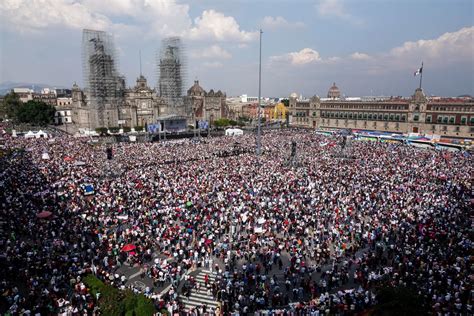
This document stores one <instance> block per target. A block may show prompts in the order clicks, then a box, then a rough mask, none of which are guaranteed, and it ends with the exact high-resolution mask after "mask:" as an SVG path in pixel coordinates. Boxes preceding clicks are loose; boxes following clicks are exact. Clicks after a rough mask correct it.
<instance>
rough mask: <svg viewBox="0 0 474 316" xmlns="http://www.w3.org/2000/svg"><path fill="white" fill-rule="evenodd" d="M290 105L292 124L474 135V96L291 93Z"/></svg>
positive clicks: (461, 136)
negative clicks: (302, 96)
mask: <svg viewBox="0 0 474 316" xmlns="http://www.w3.org/2000/svg"><path fill="white" fill-rule="evenodd" d="M289 105H290V106H289V120H290V124H291V125H293V126H301V127H311V128H323V129H331V128H344V129H345V128H349V129H363V130H374V131H384V132H393V133H405V134H406V133H419V134H425V135H432V134H434V135H440V136H442V137H443V136H444V137H459V138H474V99H473V98H437V99H428V98H426V96H425V94H424V93H423V91H422V90H421V89H416V91H415V94H414V95H413V96H412V97H411V98H409V99H404V98H391V99H388V100H384V101H360V100H359V101H345V100H326V101H321V99H320V98H319V97H317V96H314V97H312V98H311V99H309V100H298V98H297V96H296V94H292V95H290V98H289Z"/></svg>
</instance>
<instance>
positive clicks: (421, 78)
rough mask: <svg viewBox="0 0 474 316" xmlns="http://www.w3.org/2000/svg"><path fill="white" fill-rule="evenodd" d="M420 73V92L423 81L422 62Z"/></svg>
mask: <svg viewBox="0 0 474 316" xmlns="http://www.w3.org/2000/svg"><path fill="white" fill-rule="evenodd" d="M420 69H421V73H420V90H421V81H422V80H423V62H421V68H420Z"/></svg>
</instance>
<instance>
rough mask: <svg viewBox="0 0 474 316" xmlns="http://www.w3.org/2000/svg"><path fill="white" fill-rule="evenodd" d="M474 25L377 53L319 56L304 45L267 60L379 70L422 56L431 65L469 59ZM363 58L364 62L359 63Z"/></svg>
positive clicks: (410, 65)
mask: <svg viewBox="0 0 474 316" xmlns="http://www.w3.org/2000/svg"><path fill="white" fill-rule="evenodd" d="M473 38H474V26H471V27H465V28H462V29H460V30H458V31H456V32H452V33H445V34H443V35H441V36H439V37H438V38H435V39H431V40H418V41H415V42H412V41H409V42H405V43H403V44H402V45H400V46H397V47H394V48H392V49H391V50H389V51H387V52H383V53H379V54H373V55H368V54H366V53H361V52H354V53H352V54H350V55H349V56H347V57H337V56H336V57H329V58H322V57H321V56H320V54H319V53H318V52H317V51H315V50H313V49H312V48H303V49H302V50H300V51H299V52H290V53H287V54H283V55H279V56H271V57H270V62H287V63H289V64H291V65H293V66H297V65H305V64H313V63H319V64H323V63H324V64H333V65H335V64H345V65H356V64H359V63H361V64H364V65H366V69H367V73H369V74H380V73H382V72H384V71H385V72H388V71H392V70H394V69H401V68H406V69H411V68H414V67H418V64H419V63H420V62H421V61H422V60H423V61H424V62H425V64H427V65H428V64H429V65H430V67H438V66H439V65H447V64H450V63H455V62H463V61H465V62H470V63H471V65H472V61H473V57H472V56H473V52H474V41H473ZM362 62H363V63H362Z"/></svg>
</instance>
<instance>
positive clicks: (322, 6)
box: [316, 0, 363, 25]
mask: <svg viewBox="0 0 474 316" xmlns="http://www.w3.org/2000/svg"><path fill="white" fill-rule="evenodd" d="M316 10H317V12H318V14H319V16H321V17H325V18H333V17H336V18H339V19H343V20H346V21H349V22H351V23H353V24H356V25H360V24H363V20H362V19H360V18H357V17H355V16H353V15H351V14H349V13H348V12H347V10H346V8H345V7H344V1H343V0H319V1H318V2H317V3H316Z"/></svg>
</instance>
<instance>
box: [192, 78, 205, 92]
mask: <svg viewBox="0 0 474 316" xmlns="http://www.w3.org/2000/svg"><path fill="white" fill-rule="evenodd" d="M205 93H206V91H204V89H203V88H202V87H201V86H200V85H199V80H194V85H193V86H192V87H191V88H189V90H188V95H204V94H205Z"/></svg>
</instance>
